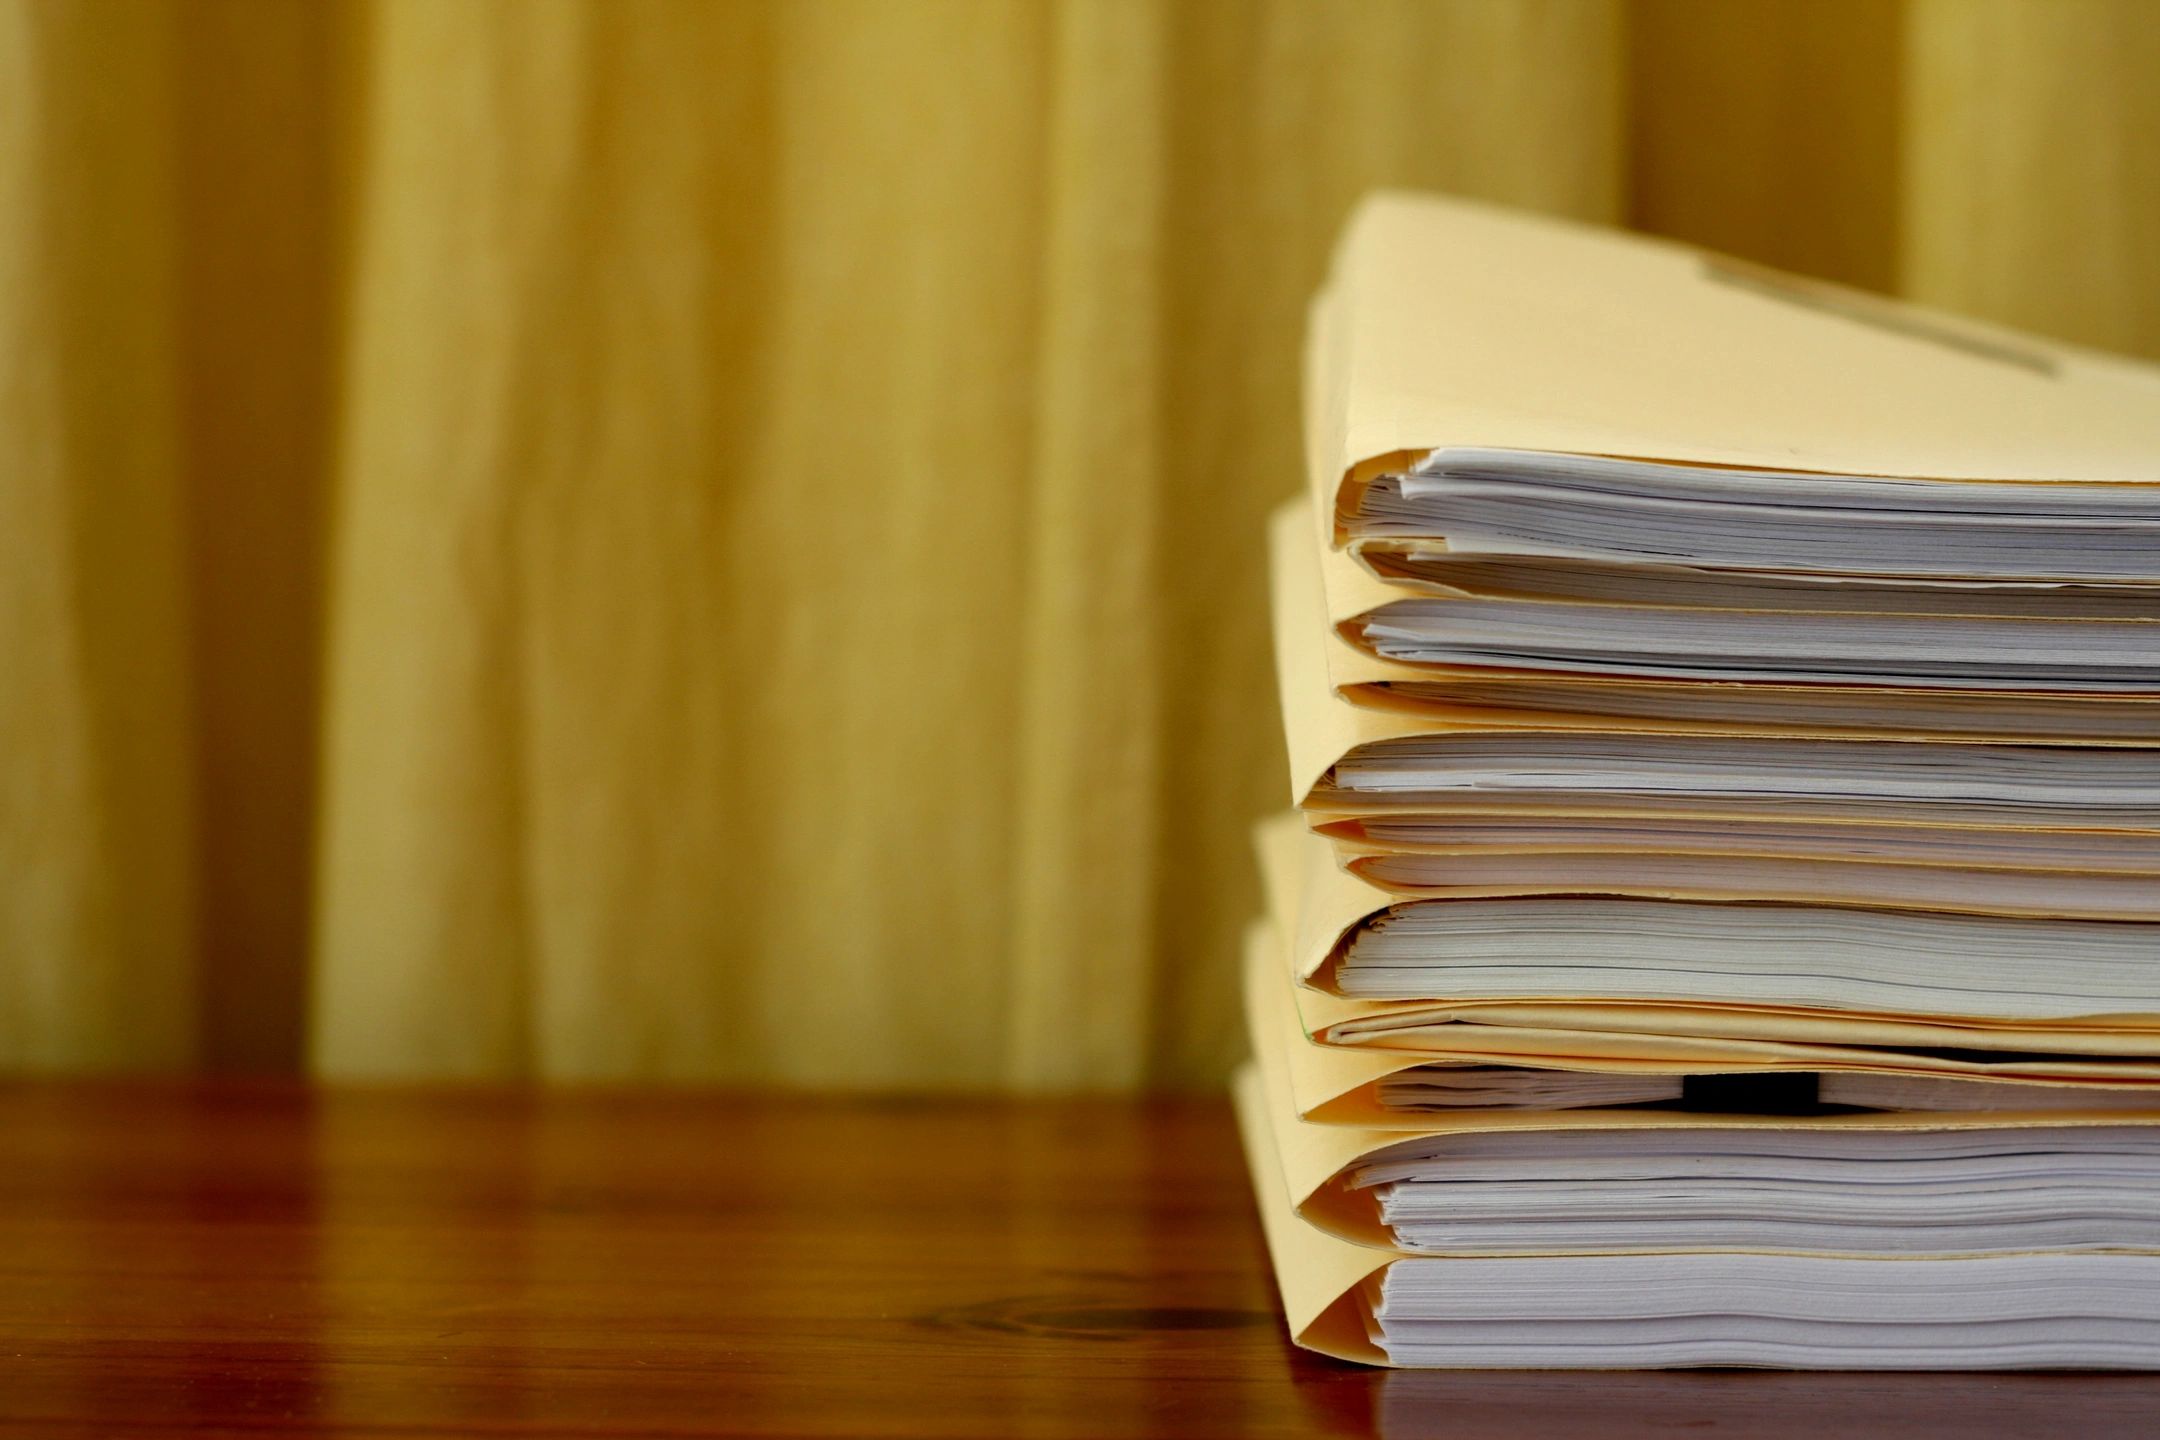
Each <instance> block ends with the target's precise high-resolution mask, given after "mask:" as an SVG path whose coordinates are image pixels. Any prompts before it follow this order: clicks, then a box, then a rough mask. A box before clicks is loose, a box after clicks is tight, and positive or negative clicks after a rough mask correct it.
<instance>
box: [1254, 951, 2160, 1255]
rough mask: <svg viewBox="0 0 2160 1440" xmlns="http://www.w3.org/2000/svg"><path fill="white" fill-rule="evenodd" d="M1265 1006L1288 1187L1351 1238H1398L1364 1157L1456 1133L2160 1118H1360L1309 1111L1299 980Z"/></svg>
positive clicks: (1261, 1031) (1274, 1117)
mask: <svg viewBox="0 0 2160 1440" xmlns="http://www.w3.org/2000/svg"><path fill="white" fill-rule="evenodd" d="M1253 998H1255V999H1258V1000H1260V1001H1262V1002H1263V1004H1264V1005H1265V1007H1266V1008H1265V1012H1264V1013H1255V1014H1253V1015H1252V1017H1251V1023H1250V1027H1249V1028H1250V1029H1251V1032H1252V1039H1253V1051H1254V1056H1255V1058H1256V1059H1257V1061H1258V1062H1259V1065H1260V1071H1261V1075H1262V1077H1263V1078H1264V1081H1265V1083H1266V1087H1267V1096H1268V1117H1269V1121H1270V1123H1271V1124H1272V1125H1273V1127H1274V1131H1275V1148H1276V1153H1277V1154H1278V1156H1279V1157H1280V1159H1281V1162H1282V1166H1283V1175H1284V1182H1285V1188H1286V1189H1287V1191H1288V1193H1289V1197H1290V1203H1291V1206H1292V1208H1293V1209H1294V1210H1295V1211H1296V1212H1297V1214H1298V1216H1299V1218H1301V1219H1303V1220H1306V1221H1309V1222H1310V1223H1312V1224H1314V1225H1317V1226H1319V1227H1320V1228H1321V1229H1322V1230H1325V1231H1327V1232H1329V1233H1330V1234H1333V1235H1338V1236H1341V1237H1342V1238H1343V1239H1345V1240H1355V1241H1357V1242H1359V1243H1361V1244H1366V1245H1387V1244H1389V1243H1390V1240H1389V1235H1388V1230H1387V1227H1386V1226H1385V1225H1383V1224H1382V1223H1381V1220H1380V1205H1379V1200H1378V1198H1377V1197H1376V1196H1375V1195H1374V1194H1373V1193H1372V1192H1371V1191H1370V1190H1365V1189H1359V1188H1356V1187H1354V1186H1353V1185H1351V1184H1350V1183H1349V1179H1348V1173H1347V1172H1349V1171H1350V1170H1351V1169H1352V1168H1354V1167H1355V1166H1357V1165H1358V1164H1359V1163H1361V1162H1363V1161H1364V1160H1366V1159H1368V1158H1369V1157H1371V1156H1372V1155H1374V1154H1376V1153H1377V1152H1379V1151H1382V1150H1385V1149H1386V1148H1388V1147H1389V1146H1391V1145H1399V1144H1402V1143H1405V1142H1407V1141H1412V1140H1432V1139H1436V1138H1443V1137H1446V1136H1449V1135H1474V1134H1491V1133H1495V1132H1499V1131H1528V1130H1545V1131H1557V1130H1897V1131H1933V1130H1980V1129H2004V1128H2016V1129H2028V1128H2048V1127H2054V1126H2078V1125H2139V1124H2160V1107H2156V1108H2155V1109H2154V1110H2152V1111H2150V1112H2146V1111H2126V1110H2117V1109H2109V1110H2034V1111H2026V1112H2007V1111H1980V1110H1960V1111H1942V1112H1934V1113H1923V1112H1918V1111H1887V1110H1884V1111H1861V1112H1853V1113H1846V1114H1834V1115H1774V1116H1765V1115H1731V1114H1723V1113H1718V1114H1702V1113H1693V1112H1689V1111H1686V1110H1656V1109H1633V1108H1630V1109H1581V1110H1462V1111H1456V1112H1453V1113H1449V1114H1445V1115H1439V1114H1427V1115H1421V1116H1410V1117H1400V1116H1391V1117H1388V1118H1387V1121H1386V1123H1383V1124H1376V1125H1372V1126H1357V1125H1348V1124H1340V1123H1325V1122H1319V1123H1316V1122H1314V1121H1311V1120H1307V1119H1304V1118H1301V1115H1300V1107H1299V1098H1298V1091H1297V1085H1296V1078H1295V1074H1294V1069H1293V1066H1294V1064H1295V1063H1297V1062H1299V1061H1301V1060H1302V1059H1303V1058H1304V1057H1303V1051H1305V1050H1309V1049H1311V1048H1312V1046H1311V1043H1310V1042H1309V1041H1307V1040H1306V1039H1305V1038H1304V1037H1303V1036H1302V1035H1301V1034H1299V1033H1298V1030H1297V1025H1296V1021H1295V1018H1294V1016H1293V1015H1292V1013H1291V1010H1290V1006H1289V988H1288V987H1287V986H1285V985H1280V984H1278V985H1276V986H1274V987H1272V988H1271V989H1270V991H1269V992H1268V993H1267V994H1264V995H1260V996H1255V997H1253Z"/></svg>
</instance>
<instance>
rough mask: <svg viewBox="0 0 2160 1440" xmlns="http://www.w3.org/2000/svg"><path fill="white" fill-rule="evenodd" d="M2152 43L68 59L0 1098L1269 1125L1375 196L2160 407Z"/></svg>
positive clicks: (34, 254)
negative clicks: (1811, 277)
mask: <svg viewBox="0 0 2160 1440" xmlns="http://www.w3.org/2000/svg"><path fill="white" fill-rule="evenodd" d="M2155 73H2160V7H2154V6H2151V5H2148V4H2145V3H2142V0H1909V3H1892V0H1838V3H1820V0H1754V3H1739V4H1735V3H1730V0H1452V3H1364V4H1358V5H1342V4H1336V3H1329V0H1221V3H1180V0H1066V3H1052V0H880V3H873V0H771V3H720V0H714V3H701V0H674V3H660V0H654V3H639V0H558V3H547V0H521V3H499V4H498V3H485V0H346V3H343V4H337V5H318V4H300V3H292V4H282V3H272V0H191V3H184V4H158V3H148V0H141V3H138V0H10V3H6V4H4V5H0V74H4V80H0V1065H5V1066H7V1067H9V1068H14V1069H40V1070H52V1069H66V1068H86V1067H87V1068H107V1067H130V1066H133V1067H169V1066H178V1065H188V1064H195V1065H202V1066H209V1067H219V1068H248V1069H288V1068H300V1067H306V1068H311V1069H314V1070H316V1071H318V1072H321V1073H326V1074H332V1075H365V1076H396V1075H417V1076H471V1077H505V1076H535V1077H545V1078H564V1079H576V1078H653V1079H670V1080H721V1081H730V1082H742V1083H782V1084H800V1085H837V1086H848V1087H862V1088H874V1087H907V1088H960V1087H992V1088H1008V1089H1021V1090H1044V1089H1070V1088H1109V1089H1130V1088H1137V1087H1143V1086H1151V1085H1168V1086H1179V1085H1187V1086H1207V1085H1213V1084H1216V1083H1218V1082H1219V1079H1220V1077H1221V1075H1222V1074H1223V1072H1224V1070H1225V1068H1226V1066H1227V1064H1228V1062H1229V1060H1230V1058H1231V1057H1232V1056H1233V1054H1234V1053H1235V1052H1236V1050H1237V1049H1238V1048H1239V1045H1240V1041H1239V1039H1238V1028H1237V1021H1236V1014H1235V1004H1234V1001H1233V997H1232V990H1231V985H1230V973H1231V956H1232V954H1233V953H1234V950H1235V938H1236V934H1237V931H1238V928H1239V927H1240V925H1241V924H1242V922H1243V920H1244V918H1245V917H1246V916H1247V915H1248V914H1250V913H1251V912H1252V911H1253V909H1254V908H1255V905H1256V899H1257V897H1256V890H1255V886H1254V884H1253V881H1252V879H1251V877H1250V865H1249V863H1248V861H1247V858H1246V854H1245V839H1244V831H1245V826H1246V825H1247V823H1248V821H1249V820H1250V819H1251V817H1252V816H1254V815H1256V814H1258V813H1260V812H1261V811H1263V810H1265V809H1267V808H1269V807H1270V806H1272V805H1275V804H1277V803H1279V801H1280V797H1281V794H1282V775H1281V762H1280V756H1279V741H1278V740H1277V738H1276V736H1275V724H1276V721H1275V716H1274V713H1273V705H1272V701H1271V698H1270V688H1269V683H1268V678H1267V657H1266V652H1265V642H1264V631H1263V626H1262V623H1261V608H1262V604H1263V595H1264V590H1263V583H1262V576H1261V572H1260V565H1259V555H1260V549H1261V547H1260V540H1259V535H1260V527H1261V517H1262V516H1263V514H1264V513H1265V511H1266V510H1267V508H1268V507H1269V505H1270V504H1271V503H1272V502H1273V501H1274V500H1275V499H1276V498H1278V497H1280V496H1282V495H1284V494H1287V493H1290V492H1291V491H1292V490H1293V489H1294V487H1295V486H1296V485H1297V483H1298V470H1297V464H1298V462H1297V454H1298V451H1297V445H1296V431H1297V417H1296V390H1295V378H1296V354H1297V337H1298V332H1299V328H1300V325H1301V322H1302V314H1303V305H1304V300H1305V297H1306V295H1307V294H1308V292H1309V291H1310V289H1311V287H1312V285H1313V283H1314V281H1315V280H1316V278H1317V277H1318V274H1319V271H1320V267H1321V265H1322V263H1323V260H1324V257H1325V253H1326V247H1327V245H1328V243H1329V241H1330V239H1331V237H1332V235H1333V233H1334V231H1335V229H1336V227H1337V225H1338V224H1339V222H1340V220H1341V218H1342V216H1343V214H1344V212H1345V210H1346V209H1347V207H1348V206H1349V204H1350V203H1351V202H1352V200H1353V199H1354V197H1355V196H1356V195H1357V194H1358V193H1359V192H1361V191H1362V190H1364V189H1366V188H1368V187H1370V186H1373V185H1377V184H1401V185H1413V186H1421V187H1430V188H1437V189H1445V190H1452V191H1457V192H1462V193H1468V194H1476V195H1483V196H1488V197H1492V198H1496V199H1501V200H1505V201H1510V202H1514V203H1518V204H1523V205H1529V206H1534V207H1538V208H1542V209H1547V210H1553V211H1559V212H1564V213H1569V214H1575V215H1580V216H1584V217H1589V218H1594V219H1605V220H1614V221H1625V222H1630V223H1634V224H1636V225H1639V226H1641V227H1644V228H1647V229H1652V230H1658V231H1662V232H1666V233H1671V234H1676V235H1680V236H1683V237H1685V238H1689V239H1696V240H1701V241H1704V242H1706V243H1711V244H1716V245H1719V246H1722V247H1725V248H1730V249H1735V250H1738V251H1740V252H1742V253H1745V254H1748V255H1751V256H1753V257H1755V258H1759V259H1763V260H1767V261H1770V262H1772V263H1777V264H1784V265H1790V266H1794V267H1797V268H1801V269H1805V270H1810V271H1813V272H1816V273H1820V274H1824V275H1829V276H1832V277H1834V278H1839V279H1844V280H1848V281H1851V282H1853V283H1857V284H1863V285H1870V286H1874V287H1877V288H1881V289H1888V290H1900V291H1905V292H1909V293H1913V294H1917V295H1921V296H1924V297H1925V298H1927V299H1929V300H1932V301H1935V302H1939V303H1943V304H1948V305H1952V306H1957V307H1961V308H1965V309H1969V310H1973V311H1976V312H1980V313H1986V314H1991V315H1995V316H1999V317H2002V318H2007V319H2010V320H2012V321H2014V322H2017V323H2021V324H2026V325H2031V326H2035V327H2038V328H2041V329H2046V330H2052V331H2056V332H2059V333H2063V334H2067V335H2071V336H2074V337H2076V338H2079V339H2083V340H2087V341H2091V342H2094V343H2100V344H2107V345H2114V346H2118V347H2122V348H2126V349H2132V350H2140V351H2143V352H2145V353H2151V354H2160V98H2156V97H2160V92H2156V90H2155V87H2153V86H2152V85H2151V84H2150V83H2149V81H2150V77H2151V76H2152V75H2153V74H2155Z"/></svg>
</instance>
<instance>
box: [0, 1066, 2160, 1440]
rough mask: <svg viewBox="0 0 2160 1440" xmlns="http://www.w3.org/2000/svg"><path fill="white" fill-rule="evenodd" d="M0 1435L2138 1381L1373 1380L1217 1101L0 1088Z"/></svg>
mask: <svg viewBox="0 0 2160 1440" xmlns="http://www.w3.org/2000/svg"><path fill="white" fill-rule="evenodd" d="M0 1272H4V1278H0V1434H5V1435H28V1434H35V1435H40V1436H43V1435H88V1434H94V1435H100V1436H120V1437H126V1436H151V1435H161V1436H169V1435H176V1434H234V1433H243V1434H255V1435H279V1434H311V1435H343V1436H398V1437H404V1440H412V1437H423V1436H452V1435H456V1436H470V1435H512V1436H595V1435H610V1436H619V1435H669V1436H688V1435H745V1436H803V1435H857V1436H868V1435H955V1436H1005V1435H1016V1434H1017V1435H1035V1436H1067V1435H1074V1436H1077V1435H1154V1434H1163V1435H1173V1434H1174V1435H1178V1436H1181V1437H1188V1440H1189V1437H1206V1436H1212V1435H1253V1436H1294V1435H1341V1434H1364V1433H1374V1432H1377V1433H1382V1434H1388V1435H1398V1436H1418V1435H1443V1434H1444V1435H1448V1436H1451V1437H1462V1436H1515V1435H1552V1434H1574V1433H1593V1432H1594V1433H1597V1434H1600V1435H1602V1436H1632V1435H1650V1434H1666V1433H1669V1432H1670V1431H1673V1430H1677V1429H1689V1430H1696V1429H1700V1430H1709V1431H1712V1432H1713V1433H1737V1434H1746V1435H1750V1436H1793V1437H1799V1436H1809V1437H1813V1436H1821V1435H1830V1434H1839V1433H1860V1432H1863V1431H1864V1432H1865V1433H1868V1434H1871V1435H1903V1436H1916V1435H1950V1434H1953V1433H1954V1434H1956V1435H1958V1436H1960V1437H1972V1436H1978V1435H2030V1436H2044V1435H2058V1434H2064V1433H2073V1432H2074V1433H2077V1434H2079V1435H2081V1436H2100V1435H2135V1434H2150V1433H2152V1431H2153V1429H2154V1426H2155V1424H2156V1422H2160V1379H2151V1378H2145V1377H2089V1376H2088V1377H2078V1376H2022V1377H2018V1376H2013V1377H1963V1378H1960V1377H1951V1376H1827V1375H1823V1376H1772V1375H1746V1374H1739V1373H1710V1372H1702V1373H1693V1374H1676V1375H1662V1376H1660V1375H1643V1376H1613V1375H1535V1374H1527V1375H1502V1374H1486V1375H1438V1374H1423V1375H1418V1374H1383V1373H1380V1372H1375V1371H1365V1370H1359V1369H1354V1368H1351V1367H1347V1366H1341V1365H1336V1364H1333V1363H1331V1362H1327V1361H1323V1360H1319V1359H1316V1358H1314V1357H1311V1356H1308V1355H1304V1354H1302V1353H1300V1352H1296V1351H1293V1350H1291V1349H1290V1348H1289V1347H1288V1345H1287V1344H1286V1343H1285V1341H1284V1339H1283V1337H1282V1334H1281V1330H1280V1322H1279V1319H1278V1317H1277V1316H1276V1314H1275V1312H1274V1308H1273V1296H1272V1292H1271V1290H1270V1288H1269V1283H1268V1280H1267V1275H1266V1270H1265V1260H1264V1256H1263V1254H1262V1251H1261V1247H1260V1240H1259V1236H1258V1233H1257V1228H1256V1226H1255V1224H1254V1222H1253V1219H1252V1216H1251V1213H1250V1207H1249V1202H1248V1200H1247V1196H1246V1192H1245V1181H1244V1176H1243V1172H1242V1168H1241V1164H1240V1161H1239V1158H1238V1154H1237V1149H1236V1141H1235V1138H1234V1136H1233V1134H1232V1131H1231V1126H1230V1120H1229V1116H1228V1114H1227V1111H1226V1109H1225V1108H1224V1107H1223V1106H1222V1105H1220V1104H1218V1103H1215V1102H1212V1101H1196V1102H1177V1103H1172V1102H1161V1103H1154V1104H1125V1103H1117V1102H1065V1103H1054V1104H1053V1103H1044V1104H1033V1105H1029V1104H1021V1103H988V1102H984V1103H958V1102H947V1103H935V1104H931V1103H910V1102H885V1103H868V1102H851V1103H840V1102H820V1101H810V1100H794V1101H775V1100H732V1099H728V1098H724V1097H716V1096H711V1095H691V1094H635V1093H573V1094H567V1095H563V1094H557V1095H548V1096H541V1095H537V1094H531V1093H499V1092H441V1091H437V1092H420V1091H328V1092H310V1091H306V1090H301V1089H295V1088H273V1087H264V1086H240V1085H234V1084H226V1085H195V1086H188V1087H149V1086H139V1085H137V1086H121V1085H109V1086H94V1087H93V1086H81V1085H76V1086H65V1087H62V1086H27V1085H26V1086H17V1087H13V1088H7V1089H0Z"/></svg>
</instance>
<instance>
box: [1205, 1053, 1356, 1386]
mask: <svg viewBox="0 0 2160 1440" xmlns="http://www.w3.org/2000/svg"><path fill="white" fill-rule="evenodd" d="M1232 1093H1233V1095H1234V1096H1235V1098H1236V1100H1237V1116H1238V1132H1239V1134H1240V1135H1242V1136H1243V1137H1244V1141H1245V1164H1246V1166H1247V1168H1249V1169H1250V1170H1251V1172H1252V1185H1253V1200H1254V1202H1255V1203H1256V1205H1257V1206H1258V1208H1259V1211H1260V1226H1261V1229H1262V1230H1264V1231H1265V1232H1266V1234H1267V1246H1268V1259H1269V1260H1270V1261H1272V1262H1273V1266H1274V1270H1275V1288H1276V1289H1277V1291H1278V1292H1280V1294H1281V1295H1282V1305H1283V1319H1284V1320H1285V1321H1286V1322H1287V1323H1288V1325H1289V1327H1290V1339H1291V1341H1292V1343H1294V1344H1297V1345H1302V1346H1304V1347H1305V1348H1306V1349H1308V1350H1317V1351H1319V1352H1320V1353H1321V1354H1323V1355H1332V1356H1334V1357H1335V1358H1336V1359H1338V1360H1357V1361H1361V1362H1362V1363H1364V1364H1367V1365H1385V1364H1387V1363H1388V1358H1387V1355H1386V1354H1385V1353H1384V1352H1383V1351H1382V1350H1381V1349H1380V1347H1379V1346H1377V1345H1375V1344H1373V1342H1372V1340H1371V1338H1370V1337H1369V1336H1368V1335H1367V1334H1366V1333H1365V1311H1364V1308H1363V1305H1362V1302H1361V1301H1360V1298H1359V1291H1360V1288H1361V1287H1362V1286H1364V1285H1365V1284H1366V1282H1367V1281H1370V1280H1373V1279H1375V1278H1376V1277H1378V1275H1379V1274H1380V1272H1381V1271H1382V1270H1385V1269H1386V1268H1387V1267H1388V1265H1389V1264H1390V1263H1392V1262H1393V1261H1394V1260H1395V1259H1396V1258H1397V1257H1396V1255H1395V1253H1394V1252H1393V1251H1388V1250H1375V1249H1372V1248H1370V1247H1369V1246H1364V1245H1357V1244H1353V1243H1352V1242H1350V1241H1348V1240H1343V1239H1339V1238H1337V1237H1336V1236H1333V1235H1329V1234H1327V1233H1325V1232H1323V1231H1321V1230H1319V1229H1317V1228H1315V1227H1314V1226H1311V1225H1308V1224H1306V1223H1305V1222H1304V1221H1303V1220H1300V1219H1298V1217H1297V1212H1296V1211H1295V1210H1294V1209H1293V1208H1292V1206H1291V1203H1290V1191H1289V1186H1288V1182H1287V1181H1286V1180H1285V1179H1284V1176H1283V1167H1282V1161H1281V1159H1280V1157H1278V1156H1277V1155H1276V1153H1275V1132H1274V1126H1273V1125H1272V1124H1271V1123H1270V1120H1269V1117H1268V1102H1267V1096H1266V1092H1265V1089H1264V1087H1263V1085H1262V1083H1261V1079H1260V1071H1259V1068H1258V1067H1257V1066H1254V1065H1249V1064H1248V1065H1246V1066H1245V1067H1244V1068H1243V1069H1241V1070H1239V1071H1238V1074H1237V1079H1236V1080H1235V1082H1233V1085H1232Z"/></svg>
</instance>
